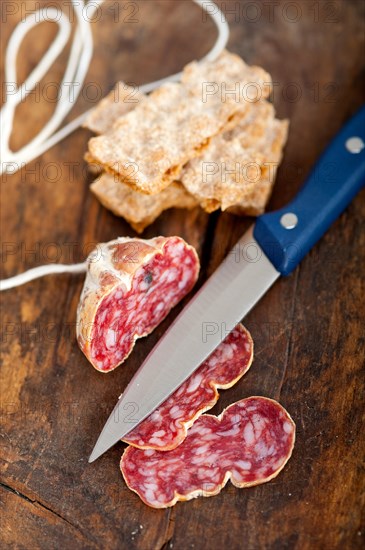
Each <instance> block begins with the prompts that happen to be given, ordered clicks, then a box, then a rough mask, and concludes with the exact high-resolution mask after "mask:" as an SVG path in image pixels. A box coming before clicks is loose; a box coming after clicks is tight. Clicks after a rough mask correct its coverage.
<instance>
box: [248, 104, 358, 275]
mask: <svg viewBox="0 0 365 550" xmlns="http://www.w3.org/2000/svg"><path fill="white" fill-rule="evenodd" d="M364 183H365V107H362V109H360V111H359V112H358V113H357V114H356V115H355V116H353V117H352V118H351V120H350V121H349V122H348V123H347V124H346V125H345V126H344V128H343V129H342V130H341V131H340V132H339V133H338V134H337V136H336V137H335V138H334V139H333V141H332V142H331V144H330V145H329V146H328V147H327V149H326V150H325V152H324V153H323V154H322V156H321V158H320V159H319V161H318V163H317V164H316V166H315V168H314V169H313V170H312V172H311V174H310V176H309V177H308V179H307V180H306V182H305V184H304V185H303V187H302V188H301V190H300V191H299V193H298V194H297V196H296V197H295V198H294V199H293V200H292V202H290V203H289V204H288V205H287V206H285V207H284V208H282V209H281V210H277V211H275V212H269V213H267V214H263V215H262V216H260V217H259V218H258V219H257V221H256V225H255V229H254V237H255V239H256V241H257V242H258V243H259V245H260V246H261V248H262V249H263V251H264V252H265V254H266V256H267V257H268V258H269V260H270V261H271V263H272V264H273V265H274V267H275V268H276V269H277V271H279V272H280V273H281V274H282V275H289V273H291V272H292V271H293V270H294V269H295V267H296V266H297V265H298V264H299V262H300V261H301V260H302V259H303V258H304V256H305V255H306V254H307V252H309V250H310V249H311V248H312V247H313V246H314V244H315V243H316V242H317V241H318V240H319V239H320V238H321V237H322V235H323V234H324V233H325V232H326V231H327V229H328V228H329V227H330V225H331V224H332V223H333V222H334V221H335V220H336V219H337V218H338V217H339V215H340V214H341V213H342V212H343V210H345V208H346V207H347V205H348V204H349V203H350V202H351V201H352V199H353V198H354V197H355V195H356V194H357V193H358V192H359V191H360V189H361V188H362V187H363V185H364Z"/></svg>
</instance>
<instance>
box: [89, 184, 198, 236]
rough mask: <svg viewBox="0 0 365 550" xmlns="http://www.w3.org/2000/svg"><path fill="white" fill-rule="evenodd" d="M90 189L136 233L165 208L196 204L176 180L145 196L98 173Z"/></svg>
mask: <svg viewBox="0 0 365 550" xmlns="http://www.w3.org/2000/svg"><path fill="white" fill-rule="evenodd" d="M90 189H91V191H92V192H93V193H94V195H95V196H96V197H97V198H98V199H99V201H100V202H101V204H102V205H103V206H105V208H108V209H109V210H111V211H112V212H113V213H114V214H115V215H117V216H122V217H123V218H124V219H125V220H127V221H128V222H129V223H130V225H131V226H132V227H133V229H135V231H137V233H142V231H143V230H144V229H145V228H146V227H147V226H148V225H150V224H151V223H153V222H154V221H155V219H156V218H158V216H159V215H160V214H161V213H162V212H163V211H164V210H167V209H168V208H174V207H175V208H189V209H190V208H193V207H194V206H197V204H198V203H197V201H196V199H195V198H194V197H193V196H192V195H190V194H189V193H188V192H187V191H186V189H185V188H184V187H183V186H182V185H181V184H180V183H178V182H174V183H172V184H171V185H169V186H168V187H167V188H166V189H164V190H163V191H161V193H159V194H158V195H145V194H143V193H139V192H138V191H134V190H133V189H131V188H130V187H129V186H128V185H126V184H125V183H121V182H120V181H118V180H116V179H115V178H114V176H112V175H111V174H102V175H101V176H100V178H98V179H97V180H96V181H94V183H92V184H91V186H90Z"/></svg>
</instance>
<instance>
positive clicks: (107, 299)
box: [76, 237, 200, 372]
mask: <svg viewBox="0 0 365 550" xmlns="http://www.w3.org/2000/svg"><path fill="white" fill-rule="evenodd" d="M199 268H200V266H199V259H198V256H197V254H196V251H195V249H194V248H193V247H192V246H189V245H188V244H187V243H186V242H185V241H184V240H183V239H181V238H179V237H169V238H165V237H156V238H154V239H150V240H143V239H132V238H127V237H121V238H119V239H116V240H114V241H110V242H108V243H103V244H100V245H99V246H98V247H97V248H96V249H95V250H94V251H93V252H92V253H91V254H90V256H89V257H88V271H87V275H86V279H85V284H84V288H83V290H82V294H81V298H80V303H79V307H78V311H77V325H76V326H77V340H78V343H79V345H80V348H81V350H82V351H83V352H84V354H85V355H86V357H87V358H88V359H89V361H90V362H91V363H92V365H93V366H94V367H95V368H96V369H97V370H99V371H101V372H108V371H111V370H113V369H115V367H117V366H118V365H119V364H121V363H122V362H123V361H124V360H125V359H126V358H127V357H128V355H129V354H130V353H131V351H132V349H133V346H134V343H135V341H136V339H137V338H141V337H142V336H146V335H147V334H150V333H151V332H152V331H153V330H154V329H155V328H156V326H157V325H158V324H159V323H160V322H161V321H162V319H164V317H166V315H167V314H168V313H169V311H170V310H171V308H172V307H174V306H175V305H176V304H177V303H178V302H179V301H180V300H181V299H182V298H183V297H184V296H185V295H186V294H187V293H188V292H189V291H190V290H191V289H192V288H193V286H194V284H195V282H196V280H197V278H198V274H199Z"/></svg>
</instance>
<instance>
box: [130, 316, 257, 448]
mask: <svg viewBox="0 0 365 550" xmlns="http://www.w3.org/2000/svg"><path fill="white" fill-rule="evenodd" d="M252 358H253V341H252V338H251V335H250V333H249V332H248V331H247V330H246V329H245V327H244V326H242V325H241V324H240V325H237V327H236V328H235V329H234V330H233V331H232V332H231V333H230V334H229V335H228V336H227V337H226V338H225V340H224V341H223V342H222V343H221V344H220V345H219V346H218V348H217V349H216V350H215V351H214V352H213V353H212V354H211V355H210V356H209V357H208V359H206V360H205V361H204V362H203V363H202V364H201V365H200V367H199V368H198V369H197V370H196V371H195V372H194V373H193V374H192V375H191V376H190V377H189V378H188V379H187V380H186V381H185V382H184V383H183V384H182V385H181V386H180V387H179V388H178V389H177V390H176V391H175V392H174V393H173V394H172V395H171V396H170V397H169V398H168V399H166V401H164V403H162V405H160V407H158V408H157V409H156V410H155V411H154V412H153V413H152V414H151V415H150V416H149V417H148V418H146V419H145V420H143V421H142V422H141V423H140V424H139V425H138V426H137V427H136V428H135V429H134V430H132V431H131V432H130V433H129V434H128V436H127V437H125V438H124V440H123V441H125V442H126V443H129V444H130V445H133V446H134V447H138V448H140V449H156V450H160V451H168V450H171V449H174V448H175V447H177V446H178V445H180V443H181V442H182V441H184V439H185V437H186V434H187V431H188V428H190V426H191V425H192V424H193V423H194V422H195V421H196V419H197V418H198V417H199V416H200V415H201V414H203V413H204V412H205V411H207V410H208V409H211V408H212V407H213V406H214V405H215V403H216V402H217V401H218V399H219V394H218V389H227V388H230V387H231V386H233V385H234V384H235V383H236V382H237V381H238V380H239V379H240V378H241V377H242V376H243V375H244V374H245V373H246V372H247V371H248V369H249V368H250V366H251V363H252Z"/></svg>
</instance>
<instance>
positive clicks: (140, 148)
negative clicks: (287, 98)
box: [89, 52, 270, 194]
mask: <svg viewBox="0 0 365 550" xmlns="http://www.w3.org/2000/svg"><path fill="white" fill-rule="evenodd" d="M199 71H201V76H200V77H199V76H198V74H199ZM233 74H234V75H235V76H234V78H239V80H238V81H237V82H238V84H239V85H240V86H241V88H243V87H244V86H245V85H246V84H247V83H249V82H251V81H254V80H255V79H256V78H257V79H258V80H260V81H261V79H262V78H263V74H265V75H266V76H265V80H267V81H268V82H269V80H270V77H269V75H267V73H265V71H262V69H257V68H254V67H248V66H247V65H246V64H245V63H244V61H243V60H242V59H240V58H239V57H238V56H235V55H233V54H229V53H228V52H225V53H223V54H222V56H221V57H220V58H219V60H218V62H217V61H214V62H211V61H205V62H204V63H201V64H199V65H197V64H194V63H193V64H190V65H189V66H187V67H186V69H185V71H184V75H183V83H168V84H165V85H163V86H161V87H160V88H159V89H157V90H155V91H154V92H153V93H152V94H150V96H148V97H147V98H146V99H144V100H143V101H142V102H140V103H139V104H138V105H137V106H136V108H135V109H134V110H133V111H131V112H129V113H127V114H126V115H124V116H122V117H120V118H119V119H118V120H117V121H116V123H115V124H114V126H113V127H112V129H111V131H110V132H108V133H107V134H105V135H102V136H99V137H96V138H92V139H91V140H90V142H89V153H90V157H89V158H90V159H92V161H93V162H96V163H98V164H102V165H103V167H104V169H105V170H106V171H108V172H111V173H115V174H117V175H118V177H119V178H120V179H121V180H122V181H124V182H125V183H128V184H129V185H131V186H132V187H134V188H135V189H137V190H139V191H142V192H143V193H147V194H155V193H159V192H160V191H161V190H162V189H164V188H165V187H167V186H168V185H169V184H170V183H171V182H172V181H173V180H175V179H176V178H177V177H178V176H179V174H180V172H181V169H182V166H183V165H184V164H185V163H186V162H188V161H189V160H190V159H192V158H196V157H197V156H199V155H201V154H202V153H203V151H204V150H205V149H206V147H207V146H208V144H209V142H210V140H211V138H212V137H213V136H215V135H217V134H219V133H221V132H223V131H224V130H225V129H227V128H228V125H229V124H231V125H232V119H234V117H235V116H237V115H239V116H243V114H244V113H245V112H246V111H247V109H248V108H249V106H250V105H252V103H250V101H248V100H247V98H245V97H244V95H243V94H241V95H239V97H238V98H237V97H234V96H231V95H227V97H225V98H224V99H223V98H222V94H221V93H215V94H210V95H208V96H207V97H203V93H202V82H203V81H204V80H205V79H206V78H209V79H211V81H212V82H216V83H221V82H227V83H230V82H231V79H232V78H233V77H232V75H233ZM236 75H237V76H236ZM217 85H218V84H217ZM218 86H219V85H218ZM264 93H265V94H266V95H267V94H268V93H269V87H268V86H267V87H266V88H264Z"/></svg>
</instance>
